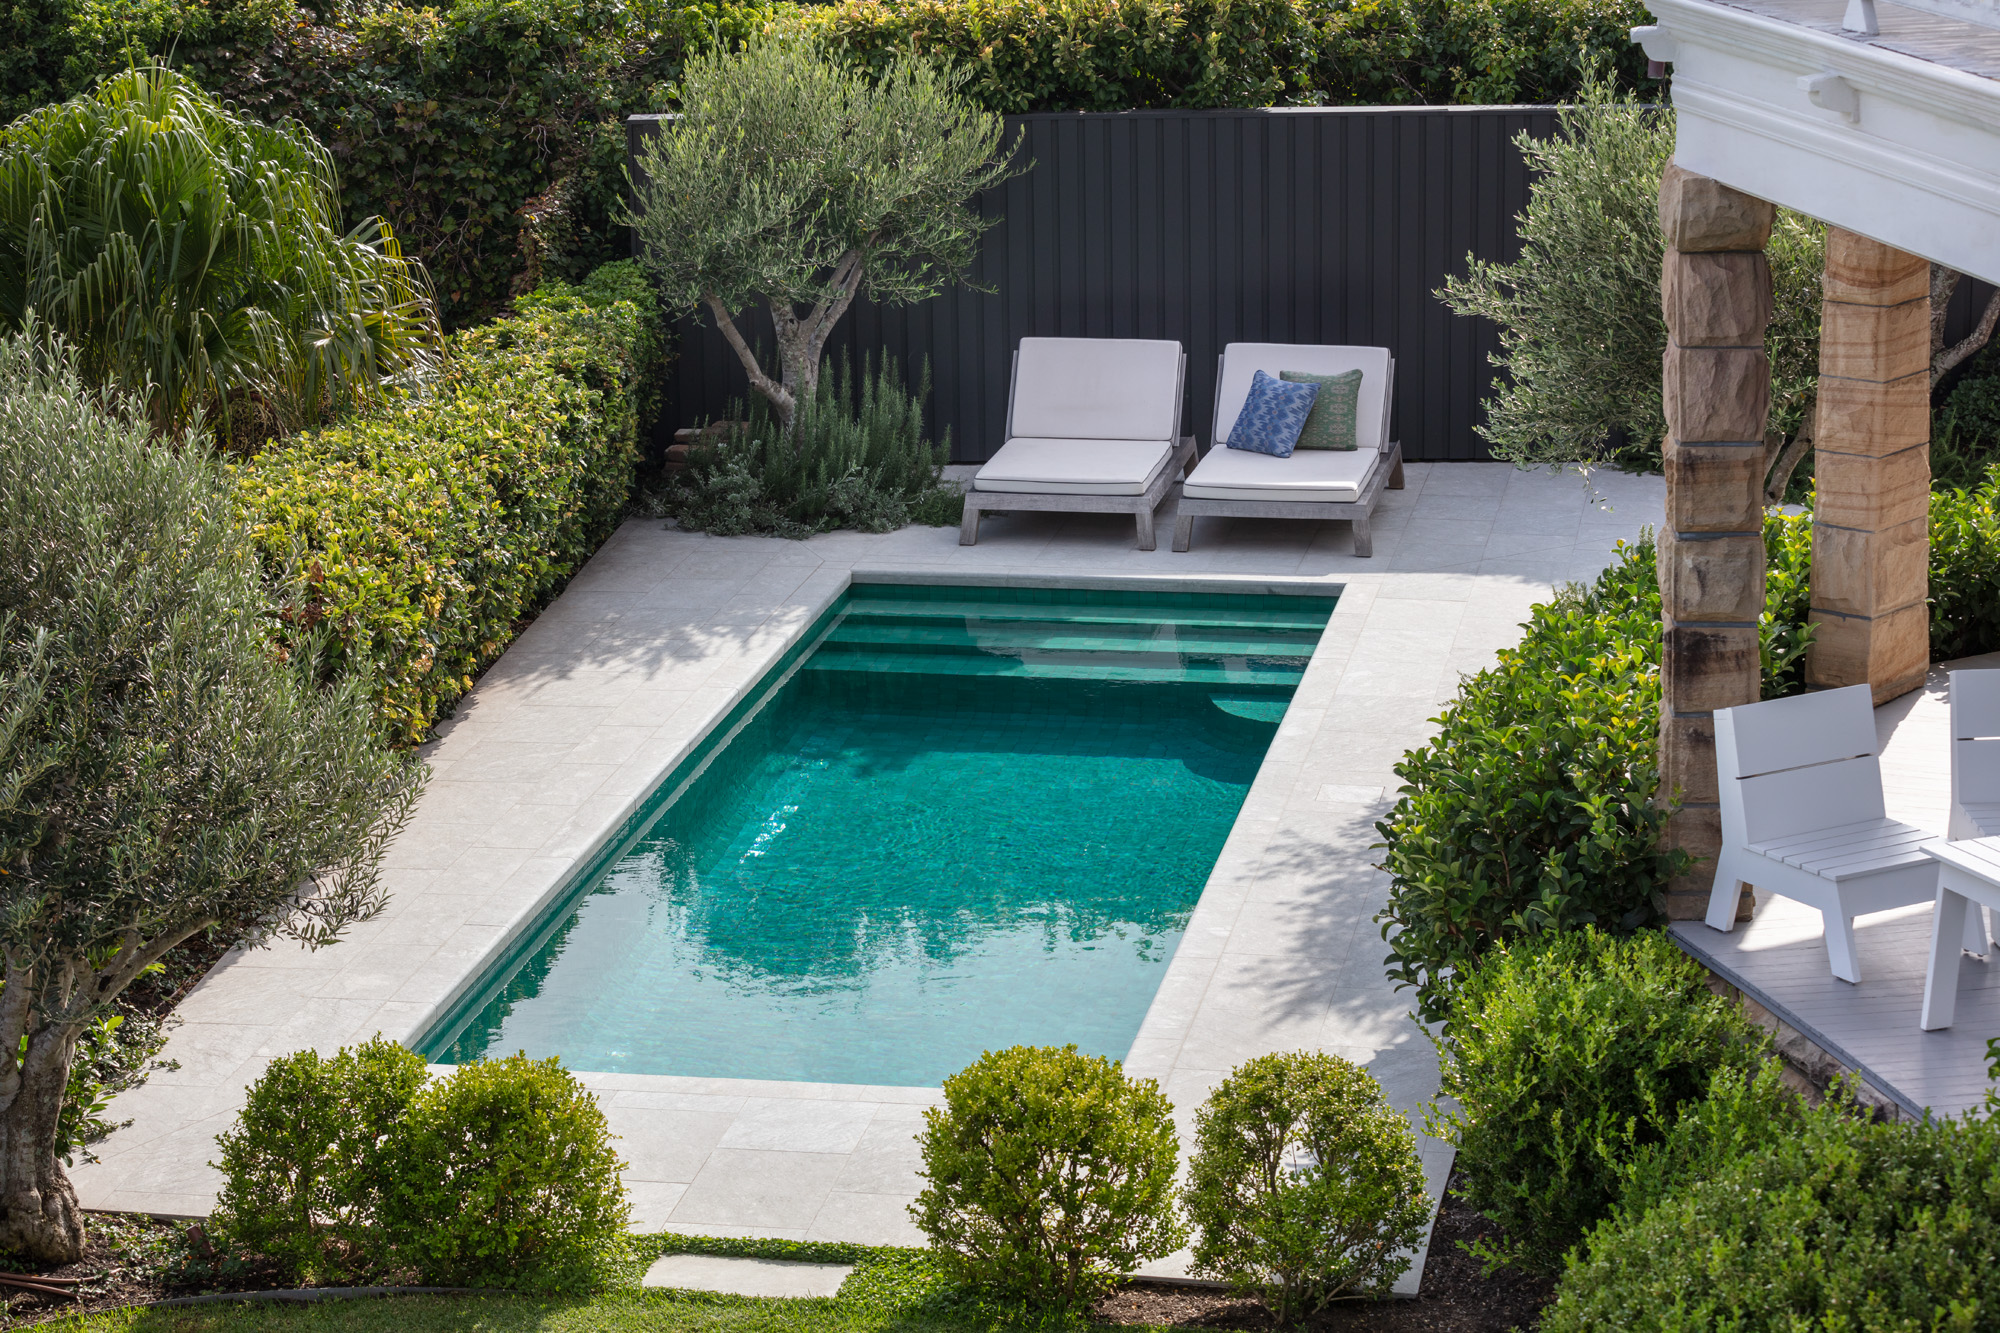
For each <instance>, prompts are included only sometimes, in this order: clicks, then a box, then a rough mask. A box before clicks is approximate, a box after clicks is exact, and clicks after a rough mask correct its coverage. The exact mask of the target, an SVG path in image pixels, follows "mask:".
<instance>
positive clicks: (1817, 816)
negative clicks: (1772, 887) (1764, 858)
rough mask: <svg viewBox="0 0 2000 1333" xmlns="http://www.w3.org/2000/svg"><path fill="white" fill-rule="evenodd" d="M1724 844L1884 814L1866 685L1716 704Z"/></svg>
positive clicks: (1871, 703)
mask: <svg viewBox="0 0 2000 1333" xmlns="http://www.w3.org/2000/svg"><path fill="white" fill-rule="evenodd" d="M1715 768H1716V777H1717V779H1718V781H1719V785H1720V786H1721V789H1722V790H1721V798H1722V837H1723V840H1724V841H1725V842H1732V843H1735V842H1743V843H1761V842H1769V841H1771V840H1772V839H1774V838H1785V837H1790V836H1792V835H1794V834H1799V833H1811V832H1813V831H1814V830H1816V829H1824V828H1838V827H1840V826H1841V825H1843V824H1852V823H1856V822H1858V821H1861V820H1866V819H1881V818H1882V817H1883V815H1884V814H1885V813H1886V812H1885V810H1884V808H1883V803H1882V762H1881V758H1880V755H1879V746H1878V744H1877V742H1876V739H1875V701H1874V696H1873V694H1872V693H1871V691H1870V690H1869V688H1868V686H1866V685H1849V686H1848V687H1847V688H1845V689H1840V690H1822V691H1820V692H1819V693H1817V694H1802V695H1797V696H1795V697H1793V698H1790V699H1768V700H1766V701H1765V702H1763V703H1760V704H1744V705H1742V706H1741V707H1739V708H1718V709H1716V710H1715Z"/></svg>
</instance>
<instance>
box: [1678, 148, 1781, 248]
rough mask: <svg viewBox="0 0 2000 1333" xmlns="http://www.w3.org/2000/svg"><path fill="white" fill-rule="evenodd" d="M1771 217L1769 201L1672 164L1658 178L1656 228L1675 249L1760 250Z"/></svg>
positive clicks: (1772, 210)
mask: <svg viewBox="0 0 2000 1333" xmlns="http://www.w3.org/2000/svg"><path fill="white" fill-rule="evenodd" d="M1777 216H1778V210H1777V208H1776V207H1775V206H1774V205H1772V204H1769V203H1766V202H1765V201H1764V200H1762V199H1759V198H1756V197H1755V196H1754V195H1748V194H1744V193H1743V192H1742V191H1741V190H1732V189H1730V188H1729V187H1728V186H1727V185H1724V184H1723V183H1722V182H1721V181H1717V180H1710V179H1709V178H1708V177H1706V176H1697V175H1695V174H1694V173H1693V172H1692V171H1687V170H1685V169H1683V168H1682V167H1681V166H1680V165H1679V164H1678V163H1675V162H1669V163H1667V170H1666V173H1665V174H1664V175H1663V176H1662V177H1661V178H1660V230H1661V231H1663V232H1665V233H1666V236H1667V244H1668V245H1671V246H1673V247H1674V248H1675V249H1676V250H1681V251H1685V252H1687V253H1689V254H1694V253H1697V252H1713V251H1717V250H1762V249H1763V248H1764V245H1765V243H1766V242H1767V241H1769V240H1770V239H1771V224H1772V223H1773V222H1775V221H1776V220H1777Z"/></svg>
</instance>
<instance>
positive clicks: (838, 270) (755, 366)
mask: <svg viewBox="0 0 2000 1333" xmlns="http://www.w3.org/2000/svg"><path fill="white" fill-rule="evenodd" d="M866 258H867V256H866V255H865V253H864V252H863V251H861V250H859V249H855V250H849V251H848V252H847V253H846V254H844V255H842V256H841V257H840V262H839V263H837V264H835V265H834V266H833V274H832V276H831V277H829V278H828V280H827V286H828V288H829V289H830V294H829V295H828V296H826V297H825V298H824V299H822V300H821V301H820V302H819V303H818V304H817V305H815V306H813V308H812V309H811V310H809V311H808V312H806V313H805V314H803V315H801V314H799V312H798V310H797V309H796V308H795V307H794V306H793V305H792V303H791V302H790V301H786V300H782V299H776V298H774V299H772V300H771V302H770V307H771V326H772V328H773V329H774V330H775V331H776V332H777V335H778V378H777V379H775V380H774V379H772V378H771V377H770V375H768V374H767V373H765V370H764V367H763V365H762V364H761V363H760V362H759V361H758V359H757V353H756V351H755V349H753V348H752V347H751V346H750V344H749V342H748V341H747V340H746V339H745V338H744V337H743V331H742V330H741V329H739V328H737V327H736V320H735V317H734V316H732V315H731V314H730V313H729V308H728V307H727V306H726V305H725V304H723V302H722V300H721V299H720V298H719V297H717V296H715V295H713V294H710V295H706V296H704V297H702V304H704V305H706V306H707V307H708V312H709V314H710V315H712V316H714V318H715V325H716V327H717V328H718V329H720V330H722V336H723V338H724V339H725V340H726V341H727V342H728V343H729V345H730V346H731V347H732V348H734V349H735V351H736V359H737V360H738V361H740V362H742V363H743V373H744V374H745V375H746V376H748V377H749V380H750V387H751V388H753V389H755V390H756V391H757V392H758V393H760V394H762V395H764V397H765V398H766V399H767V400H768V401H769V402H770V404H771V410H772V411H773V412H774V413H776V415H777V418H778V424H779V425H780V426H782V427H783V428H784V431H785V433H786V434H787V435H790V434H791V433H792V427H793V424H794V423H795V422H796V421H797V420H798V414H799V404H801V403H806V402H810V401H812V397H813V395H814V394H815V393H816V392H818V390H819V367H820V362H821V361H822V360H823V359H824V358H825V356H826V340H827V339H828V338H830V337H831V336H833V330H834V326H835V325H837V324H839V323H840V317H841V316H842V315H845V314H846V313H847V308H848V307H849V306H851V305H853V304H854V295H855V292H856V290H857V289H858V288H859V287H860V277H861V268H862V265H863V263H864V262H865V260H866Z"/></svg>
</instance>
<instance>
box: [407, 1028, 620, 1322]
mask: <svg viewBox="0 0 2000 1333" xmlns="http://www.w3.org/2000/svg"><path fill="white" fill-rule="evenodd" d="M611 1139H612V1135H611V1132H610V1130H609V1129H608V1128H607V1127H606V1125H605V1122H604V1113H603V1111H601V1110H599V1109H598V1106H597V1099H596V1098H595V1097H593V1096H592V1095H591V1094H590V1093H589V1092H588V1091H587V1090H585V1088H584V1087H583V1085H582V1084H580V1083H578V1082H577V1081H576V1079H575V1078H574V1077H573V1076H572V1075H571V1074H569V1073H568V1072H567V1071H566V1070H564V1069H563V1067H562V1066H561V1064H559V1063H558V1062H557V1061H555V1060H554V1059H549V1060H530V1059H528V1058H527V1057H526V1056H525V1055H513V1056H508V1057H507V1058H505V1059H502V1060H478V1061H474V1062H473V1063H472V1064H468V1065H460V1066H459V1067H458V1069H457V1070H456V1071H454V1072H453V1073H452V1075H451V1076H450V1077H449V1078H444V1079H439V1080H438V1081H436V1082H435V1083H433V1084H431V1085H430V1086H429V1087H426V1088H425V1089H424V1090H423V1091H422V1092H420V1093H418V1094H417V1097H416V1099H415V1100H414V1101H413V1102H412V1103H411V1104H410V1108H409V1111H408V1113H407V1114H406V1115H405V1116H404V1118H403V1121H402V1124H401V1126H400V1128H399V1130H398V1133H397V1135H396V1141H395V1157H394V1162H393V1166H394V1176H393V1180H392V1182H391V1183H390V1185H389V1187H388V1189H387V1190H386V1191H385V1194H384V1197H383V1201H382V1210H381V1217H382V1227H383V1230H384V1232H385V1233H386V1235H387V1239H388V1241H389V1244H390V1247H391V1249H392V1252H393V1253H394V1255H395V1257H396V1259H397V1261H398V1262H399V1263H400V1264H403V1265H406V1266H407V1267H409V1268H411V1269H413V1270H415V1271H416V1272H417V1273H419V1274H421V1275H422V1277H423V1279H424V1280H425V1281H426V1282H431V1283H436V1284H440V1285H446V1286H467V1287H508V1288H513V1289H516V1290H521V1291H585V1290H589V1289H591V1288H593V1287H595V1286H598V1285H600V1284H601V1283H602V1282H603V1280H604V1278H605V1277H606V1275H607V1273H608V1271H609V1270H610V1268H611V1266H612V1265H614V1264H616V1263H617V1262H618V1261H619V1260H620V1259H621V1258H623V1257H624V1245H623V1240H624V1235H625V1224H626V1221H627V1218H628V1215H629V1212H630V1209H629V1206H628V1205H627V1203H626V1200H625V1191H624V1188H623V1186H621V1185H620V1184H619V1181H618V1172H619V1170H620V1167H621V1165H622V1164H621V1163H620V1162H619V1160H618V1155H617V1153H616V1152H614V1151H613V1149H612V1147H611Z"/></svg>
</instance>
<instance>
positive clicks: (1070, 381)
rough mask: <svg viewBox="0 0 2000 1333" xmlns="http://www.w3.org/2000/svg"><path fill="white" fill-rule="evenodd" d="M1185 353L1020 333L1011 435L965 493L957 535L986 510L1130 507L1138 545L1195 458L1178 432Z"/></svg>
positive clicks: (961, 539)
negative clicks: (1136, 529) (1030, 335)
mask: <svg viewBox="0 0 2000 1333" xmlns="http://www.w3.org/2000/svg"><path fill="white" fill-rule="evenodd" d="M1186 381H1187V353H1185V352H1183V351H1182V350H1181V345H1180V344H1179V343H1177V342H1161V341H1154V340H1150V339H1138V338H1023V339H1021V345H1020V347H1019V349H1017V350H1016V351H1015V353H1014V375H1013V382H1012V386H1011V387H1010V388H1009V390H1008V393H1007V441H1006V443H1005V444H1003V445H1001V446H1000V452H998V453H996V454H994V455H993V457H992V458H990V459H989V460H987V462H986V465H985V466H984V467H982V468H980V469H979V473H978V475H977V476H975V477H974V478H973V479H972V485H971V487H970V488H969V489H967V491H966V493H965V518H964V521H963V523H961V525H960V526H959V530H958V543H959V545H961V546H971V545H973V544H974V543H976V542H977V541H978V540H979V516H980V515H981V514H982V513H989V514H990V513H1013V512H1018V511H1021V510H1037V509H1038V510H1058V511H1068V512H1071V513H1077V512H1082V513H1098V514H1130V515H1132V516H1133V519H1134V521H1135V522H1136V524H1137V528H1138V538H1139V549H1140V550H1142V551H1150V550H1152V549H1153V548H1154V545H1155V540H1154V536H1153V513H1154V511H1155V510H1157V509H1158V508H1159V507H1160V504H1161V502H1162V501H1164V500H1165V499H1166V498H1167V492H1168V491H1169V490H1170V489H1172V487H1173V484H1174V482H1175V481H1176V480H1177V479H1178V478H1179V477H1180V475H1181V473H1182V471H1183V470H1184V469H1185V468H1186V467H1187V465H1188V464H1189V463H1191V462H1192V461H1193V460H1194V437H1193V436H1192V435H1188V436H1183V435H1182V434H1181V397H1182V391H1183V389H1184V387H1185V385H1186Z"/></svg>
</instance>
